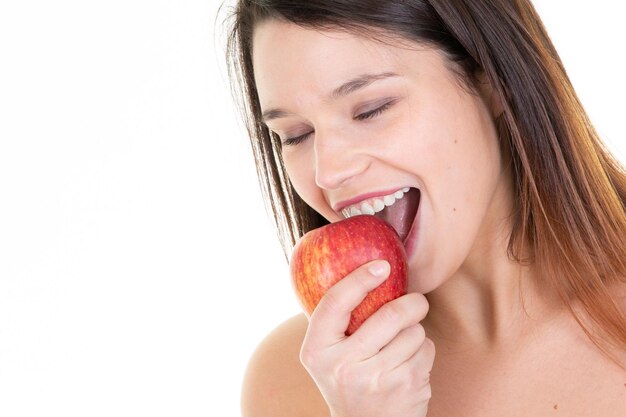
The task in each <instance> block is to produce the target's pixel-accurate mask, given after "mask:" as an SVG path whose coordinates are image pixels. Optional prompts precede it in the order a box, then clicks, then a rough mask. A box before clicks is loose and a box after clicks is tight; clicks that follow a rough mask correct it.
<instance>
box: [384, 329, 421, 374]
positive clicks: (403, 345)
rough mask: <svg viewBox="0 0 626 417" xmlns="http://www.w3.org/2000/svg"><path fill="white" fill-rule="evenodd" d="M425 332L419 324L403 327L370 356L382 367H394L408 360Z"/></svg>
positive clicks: (419, 345) (418, 346)
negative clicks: (375, 353)
mask: <svg viewBox="0 0 626 417" xmlns="http://www.w3.org/2000/svg"><path fill="white" fill-rule="evenodd" d="M425 337H426V334H425V332H424V327H423V326H422V325H421V324H416V325H413V326H409V327H407V328H406V329H403V330H402V331H401V332H400V333H399V334H398V336H397V337H396V338H395V339H393V340H392V341H391V342H389V344H387V346H385V347H384V348H382V349H381V351H380V352H379V353H378V354H377V355H374V356H373V357H372V359H373V360H374V361H376V362H377V363H378V364H379V367H380V368H382V369H394V368H396V367H397V366H398V365H400V364H401V363H403V362H406V361H407V360H409V359H410V358H411V357H413V355H414V354H415V353H416V352H417V351H418V350H419V349H420V347H421V346H422V344H423V343H424V339H425Z"/></svg>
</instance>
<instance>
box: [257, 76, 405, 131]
mask: <svg viewBox="0 0 626 417" xmlns="http://www.w3.org/2000/svg"><path fill="white" fill-rule="evenodd" d="M390 77H399V75H398V74H396V73H395V72H382V73H380V74H364V75H360V76H358V77H356V78H353V79H351V80H350V81H347V82H345V83H343V84H342V85H340V86H339V87H337V88H335V89H334V90H333V91H332V93H330V95H329V96H328V98H329V99H331V100H336V99H338V98H340V97H345V96H347V95H348V94H351V93H353V92H355V91H357V90H360V89H362V88H365V87H367V86H368V85H370V84H372V83H373V82H375V81H379V80H383V79H386V78H390ZM291 114H292V113H290V112H288V111H286V110H283V109H280V108H274V109H268V110H266V111H264V112H263V115H262V118H263V122H264V123H267V122H269V121H270V120H274V119H280V118H281V117H287V116H289V115H291Z"/></svg>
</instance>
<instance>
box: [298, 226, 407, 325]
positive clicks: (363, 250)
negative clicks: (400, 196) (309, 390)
mask: <svg viewBox="0 0 626 417" xmlns="http://www.w3.org/2000/svg"><path fill="white" fill-rule="evenodd" d="M376 259H385V260H387V261H388V262H389V264H390V265H391V271H390V274H389V277H388V278H387V279H386V280H385V281H384V282H383V283H382V284H381V285H380V286H378V287H377V288H376V289H374V290H373V291H371V292H370V293H369V294H368V295H367V296H366V297H365V299H364V300H363V301H362V302H361V304H359V305H358V306H357V307H356V308H355V309H354V310H353V311H352V314H351V316H350V324H349V325H348V328H347V330H346V335H348V336H349V335H351V334H352V333H354V332H355V331H356V329H358V328H359V326H361V324H362V323H363V322H364V321H365V320H366V319H367V318H368V317H369V316H371V315H372V314H373V313H374V312H376V310H378V309H379V308H380V307H381V306H382V305H383V304H385V303H387V302H389V301H391V300H393V299H396V298H398V297H400V296H401V295H404V294H406V292H407V286H408V278H407V276H408V266H407V258H406V252H405V249H404V245H403V244H402V241H401V240H400V237H399V236H398V234H397V233H396V231H395V229H394V228H393V227H392V226H391V225H390V224H389V223H387V222H386V221H384V220H381V219H379V218H378V217H375V216H372V215H358V216H354V217H350V218H347V219H345V220H341V221H339V222H335V223H331V224H328V225H325V226H322V227H320V228H317V229H314V230H311V231H310V232H308V233H306V234H305V235H304V236H302V237H301V238H300V239H299V240H298V242H297V243H296V246H295V247H294V250H293V252H292V254H291V261H290V264H289V269H290V273H291V280H292V284H293V287H294V290H295V292H296V295H297V297H298V300H299V301H300V304H301V306H302V308H303V309H304V311H305V313H306V314H307V315H308V316H309V317H310V316H311V314H312V313H313V310H315V307H317V305H318V304H319V302H320V300H321V299H322V297H323V296H324V294H325V293H326V291H328V289H329V288H330V287H332V286H333V285H334V284H336V283H337V282H338V281H339V280H341V279H342V278H344V277H345V276H346V275H348V274H349V273H350V272H352V271H354V270H355V269H356V268H358V267H359V266H361V265H363V264H365V263H367V262H369V261H373V260H376Z"/></svg>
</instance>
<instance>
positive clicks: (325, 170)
mask: <svg viewBox="0 0 626 417" xmlns="http://www.w3.org/2000/svg"><path fill="white" fill-rule="evenodd" d="M253 44H254V51H253V52H254V53H253V61H254V68H255V80H256V84H257V88H258V93H259V99H260V102H261V107H262V109H263V110H264V111H265V110H267V109H270V108H281V109H284V110H286V111H287V112H288V115H287V116H286V117H281V118H277V119H273V120H271V121H268V122H267V126H268V128H269V129H271V130H272V131H273V132H275V133H276V134H277V135H278V136H279V137H280V138H281V140H285V139H286V138H291V137H295V136H300V135H302V134H306V133H311V135H309V136H308V137H307V138H306V139H304V140H303V141H302V142H300V143H299V144H294V145H286V144H285V145H283V158H284V163H285V166H286V168H287V171H288V173H289V178H290V180H291V182H292V184H293V186H294V188H295V189H296V191H297V192H298V194H299V195H300V196H301V197H302V198H303V199H304V201H306V202H307V203H308V204H309V205H310V206H311V207H312V208H313V209H315V210H316V211H317V212H319V213H321V214H322V215H323V216H324V217H325V218H326V219H328V220H329V221H331V222H335V221H339V220H341V219H343V216H342V215H341V214H340V213H338V212H336V211H335V210H334V209H333V207H334V206H335V205H336V204H337V203H338V202H340V201H343V200H346V199H349V198H352V197H354V196H357V195H360V194H363V193H368V192H372V191H382V190H390V189H399V188H402V187H405V186H410V187H416V188H419V189H420V191H421V201H420V209H419V213H418V221H419V230H418V233H417V241H416V246H415V249H414V250H412V251H410V253H409V294H408V295H407V296H405V297H401V298H400V299H398V300H396V301H397V302H396V303H395V304H393V305H392V303H394V302H392V303H389V304H388V305H392V307H390V308H389V309H388V310H389V311H386V312H383V313H381V314H380V315H378V316H377V315H376V314H375V315H374V316H372V319H370V320H368V321H367V322H366V324H364V326H363V328H364V329H363V331H362V334H361V335H360V336H359V337H360V338H361V342H362V343H360V344H355V343H350V342H351V341H350V340H349V339H350V338H346V339H342V338H341V333H342V330H341V326H342V325H343V324H344V322H345V324H346V326H347V321H346V320H347V318H348V317H349V312H350V311H351V309H352V308H353V307H354V306H356V305H357V304H358V302H359V300H360V298H359V297H362V296H364V295H365V294H366V290H364V288H370V287H371V288H374V287H375V280H374V279H373V278H372V276H371V274H368V272H367V270H366V267H363V268H361V269H360V270H357V271H355V272H354V273H353V274H351V275H349V276H348V277H346V279H344V280H342V281H341V282H343V281H345V282H346V283H345V284H344V288H337V289H335V288H333V289H334V290H336V292H335V293H334V294H333V300H334V301H333V303H334V304H333V305H330V301H328V300H326V301H324V300H322V303H320V306H321V307H318V310H320V312H319V313H318V315H317V316H316V313H317V310H316V313H314V314H313V316H312V317H311V318H310V321H309V323H306V319H304V318H303V317H302V316H300V317H298V318H294V319H292V320H290V321H289V322H288V323H286V324H285V325H284V326H281V328H279V329H277V331H276V332H275V333H273V335H271V336H270V337H269V338H268V339H267V340H266V342H265V345H262V347H260V349H259V351H258V353H257V354H255V357H254V358H253V360H252V361H251V365H250V369H249V371H248V377H247V382H246V384H245V385H244V409H245V404H246V401H248V400H246V398H248V397H247V396H246V395H247V394H245V393H246V392H251V391H252V390H253V388H252V387H253V386H254V385H255V383H259V384H261V383H265V384H268V381H267V380H262V379H258V378H261V377H260V376H259V375H258V374H260V373H263V374H265V375H270V377H271V375H274V374H273V372H274V371H272V369H274V368H272V366H271V363H272V360H271V358H272V353H271V352H277V350H276V349H273V348H271V347H270V346H278V345H280V346H291V347H290V348H285V349H286V350H285V352H287V351H288V352H291V356H289V354H285V355H279V356H280V357H281V359H279V358H278V357H276V361H278V360H281V361H282V360H285V358H288V357H291V358H292V359H291V360H292V361H293V362H294V363H295V362H296V360H295V354H294V352H293V351H292V350H289V349H293V347H292V346H294V345H295V346H302V348H301V351H300V353H299V355H298V360H299V361H302V363H303V366H304V368H305V369H306V371H304V370H303V369H302V367H298V368H297V370H296V371H294V372H293V373H292V374H290V375H289V376H285V375H283V376H282V377H281V378H276V379H275V380H274V382H276V381H283V382H282V384H284V385H282V386H281V387H282V388H281V389H287V391H283V392H290V391H289V388H293V387H294V386H297V387H300V388H301V389H299V390H294V392H293V395H290V396H289V398H290V400H289V401H287V400H284V401H283V402H282V403H283V404H286V403H287V402H289V403H291V402H294V404H293V407H292V408H291V409H290V411H289V413H292V414H290V415H307V414H306V413H305V412H304V411H303V410H306V409H309V410H310V408H307V404H309V407H310V405H311V404H316V407H317V408H316V410H317V412H318V413H317V414H311V415H328V413H329V412H331V411H332V412H333V415H334V416H348V415H350V414H349V413H350V411H347V410H354V407H357V406H358V405H359V403H360V402H363V401H360V402H359V401H358V400H356V399H354V400H353V402H352V403H351V402H350V399H349V397H350V395H351V394H352V393H350V392H347V391H346V392H343V394H341V395H340V394H337V391H341V389H340V388H339V386H340V385H338V383H337V381H336V380H333V381H330V377H329V376H328V375H336V372H335V371H336V369H338V368H339V366H338V365H337V364H338V363H341V367H342V368H343V369H356V368H350V366H354V364H355V363H357V362H358V361H361V362H360V363H368V366H370V368H368V372H367V373H365V374H366V375H372V374H373V373H376V372H378V373H377V375H383V376H384V375H389V374H390V371H389V369H387V368H384V366H383V365H381V360H380V356H381V355H382V353H380V352H384V349H383V348H386V347H391V348H388V349H387V351H389V352H396V353H398V354H400V355H405V356H406V357H413V358H415V357H421V359H420V360H415V362H411V361H410V360H409V359H407V358H406V357H404V358H403V359H402V360H401V361H400V362H402V361H404V360H406V362H402V366H401V367H399V368H398V369H402V370H403V371H402V372H403V374H402V375H401V377H402V378H403V380H405V381H406V380H410V378H411V376H414V377H415V378H418V377H419V378H426V380H428V374H430V380H429V381H428V382H429V389H432V392H434V393H435V395H434V396H433V398H432V400H431V401H430V404H429V406H428V415H429V416H433V415H467V416H471V415H481V416H487V415H518V414H515V412H519V413H520V414H519V415H536V416H541V415H544V414H545V415H548V414H550V415H553V413H554V412H555V410H558V403H559V401H560V402H561V410H568V412H569V413H568V414H567V415H571V416H575V415H590V414H589V411H591V410H592V411H593V413H598V412H599V410H603V412H602V413H601V415H604V416H617V415H622V414H621V411H620V410H622V411H623V410H624V409H626V395H624V394H625V393H626V389H624V388H625V386H622V384H623V383H626V378H624V372H623V370H620V369H619V368H616V366H615V365H611V364H610V363H608V362H607V360H606V359H602V357H601V355H600V354H599V352H598V351H597V350H595V349H594V348H593V346H590V343H589V342H588V341H587V340H586V339H585V337H584V335H583V334H582V331H581V330H580V328H579V327H577V325H576V324H575V323H573V321H572V319H571V318H570V316H569V315H568V314H566V313H565V312H564V311H563V308H562V307H561V305H560V304H559V302H558V301H557V300H556V299H555V298H554V297H550V295H549V292H547V291H543V290H542V289H541V287H540V285H539V282H540V281H539V280H540V278H541V277H540V276H539V275H538V273H537V271H536V270H534V269H533V267H528V266H526V267H522V266H520V265H517V264H515V263H513V262H511V261H510V260H509V259H508V257H507V254H506V248H507V243H508V231H509V230H510V222H509V216H510V214H511V212H512V210H513V207H514V200H513V191H512V175H511V170H510V164H509V158H508V155H506V154H501V152H500V148H499V145H498V138H497V134H496V129H495V124H494V119H495V118H496V117H497V116H498V115H499V114H500V113H501V111H502V110H501V104H500V101H499V98H498V97H497V95H496V94H494V93H493V91H492V89H491V88H490V86H489V84H488V83H487V82H486V81H485V80H484V79H483V78H482V77H480V76H479V84H478V85H477V90H476V93H475V94H472V93H471V92H470V91H469V90H468V88H467V87H464V85H463V83H462V82H461V81H460V80H459V78H458V76H457V75H456V74H455V73H454V72H453V71H452V70H451V67H450V64H449V63H448V62H446V60H445V57H444V56H443V55H442V54H441V53H440V52H438V51H436V50H433V49H430V48H427V47H426V46H425V45H418V44H414V43H409V42H407V41H404V42H401V41H399V40H398V41H397V42H396V43H394V46H390V45H385V44H381V43H378V42H375V41H373V40H369V39H365V38H361V37H358V36H357V35H354V34H347V33H343V32H334V31H333V32H330V31H324V32H321V31H313V30H307V29H303V28H300V27H297V26H295V25H292V24H289V23H284V22H278V21H268V22H264V23H262V24H261V25H259V26H258V27H257V28H256V29H255V33H254V39H253ZM329 63H332V65H329ZM381 72H393V73H396V74H398V75H399V76H398V77H391V78H387V79H384V80H379V81H376V82H374V83H372V84H370V85H368V86H367V87H365V88H363V89H360V90H358V91H356V92H353V93H352V94H349V95H347V96H345V97H341V98H338V99H329V98H328V95H329V93H330V91H332V90H333V89H335V88H336V87H337V86H339V85H341V84H342V83H343V82H345V81H347V80H350V79H352V78H354V77H355V76H358V75H362V74H365V73H381ZM386 103H391V104H390V106H388V108H387V109H386V110H385V111H383V112H382V113H380V114H379V115H377V116H375V117H373V118H371V119H369V120H365V121H360V120H356V119H355V117H356V116H358V115H359V114H363V113H364V112H368V111H372V110H375V109H377V108H379V107H381V105H384V104H386ZM347 278H350V279H347ZM338 285H339V284H338ZM331 291H332V290H331ZM422 294H425V297H424V296H423V295H422ZM381 310H382V309H381ZM377 314H378V313H377ZM390 317H392V318H393V320H390ZM370 321H371V324H370V325H369V326H368V325H367V324H368V322H370ZM344 329H345V327H344ZM359 330H361V329H359ZM420 332H421V334H419V333H420ZM357 333H358V332H357ZM355 335H357V334H356V333H355ZM364 340H365V341H366V342H365V343H363V341H364ZM339 342H340V343H339ZM333 344H337V346H340V347H341V349H343V350H341V352H342V353H341V354H335V356H332V355H331V354H330V353H328V352H330V348H329V346H331V345H333ZM431 345H434V346H432V347H430V346H431ZM263 346H265V347H263ZM364 346H365V347H364ZM546 346H549V347H550V349H549V350H547V351H546V349H545V347H546ZM434 347H436V352H437V353H436V360H435V362H434V365H433V364H432V357H431V356H435V349H434ZM266 349H267V351H266ZM337 349H338V348H337ZM359 349H361V351H360V352H359V353H360V354H361V356H362V357H358V358H356V359H355V355H356V356H358V355H357V354H355V353H354V352H357V351H359ZM367 349H370V350H371V352H368V353H365V351H367ZM381 349H383V350H381ZM379 350H380V352H379V353H376V352H378V351H379ZM263 352H265V353H263ZM268 352H269V353H268ZM281 352H283V351H281ZM399 352H402V353H399ZM547 352H549V353H547ZM559 353H561V355H559ZM351 354H353V357H352V362H350V359H348V357H349V355H351ZM411 355H414V356H411ZM564 358H567V359H564ZM572 358H575V359H577V360H580V361H584V363H586V364H588V368H587V370H586V371H585V372H582V371H581V370H580V368H576V369H573V368H572V366H571V360H572ZM259 363H265V366H262V365H260V364H259ZM568 364H569V365H568ZM396 365H398V364H396ZM398 366H399V365H398ZM431 367H432V369H431ZM294 369H296V368H294ZM589 369H591V370H592V371H591V373H592V374H593V373H594V372H597V374H593V375H591V376H590V375H589V372H588V371H589ZM548 370H550V373H549V374H548V375H549V377H548V378H547V379H545V378H544V379H545V380H543V382H542V383H536V384H535V385H534V387H533V386H529V384H528V381H529V380H537V375H545V374H546V371H548ZM307 373H308V375H307ZM355 375H356V376H357V377H360V374H358V373H356V371H355V373H354V374H352V376H353V377H354V376H355ZM594 375H595V376H594ZM398 378H400V377H398ZM255 381H256V382H255ZM289 381H291V382H289ZM312 381H314V383H312ZM574 381H575V382H574ZM586 384H589V385H590V386H592V387H593V389H585V386H586ZM270 385H271V383H270ZM271 386H273V385H271ZM348 386H349V384H348ZM246 387H247V388H246ZM390 387H391V385H389V387H387V388H388V391H386V392H385V393H384V395H383V396H381V398H382V400H380V401H377V403H380V402H381V401H384V399H385V398H389V396H391V395H395V394H396V393H397V391H398V389H395V390H394V389H392V388H390ZM577 390H581V392H578V391H577ZM572 392H575V393H576V394H575V395H573V394H572ZM582 392H584V395H583V394H582ZM607 393H609V394H614V395H609V396H608V397H607V395H606V394H607ZM354 394H355V398H368V397H367V396H365V397H364V396H363V395H365V394H364V393H363V392H361V393H360V396H358V395H356V393H354ZM422 394H424V390H423V388H420V387H417V386H416V388H415V390H414V391H413V392H407V393H406V396H405V397H398V398H395V397H394V404H396V406H397V404H403V403H405V402H409V400H408V399H411V398H414V397H415V396H419V395H422ZM620 394H621V395H620ZM367 395H368V396H372V395H374V394H373V393H368V394H367ZM252 397H254V396H253V395H252V396H250V397H249V398H252ZM321 398H323V400H321ZM607 398H609V399H608V400H607ZM530 399H533V400H538V401H532V404H531V403H530ZM250 401H252V402H254V401H255V400H252V399H251V400H250ZM259 401H261V400H259ZM424 401H425V402H421V403H420V402H417V403H416V404H415V406H414V408H413V409H411V412H413V410H416V411H415V412H414V413H412V414H409V411H405V412H404V413H405V414H402V413H398V415H415V416H417V415H426V414H425V413H426V409H425V408H424V407H425V406H424V404H428V398H426V399H425V400H424ZM564 401H565V404H564V403H563V402H564ZM299 403H302V404H303V408H302V409H301V410H300V409H298V406H297V404H299ZM276 404H281V401H277V402H275V404H274V406H276ZM589 404H593V408H589V407H590V405H589ZM554 405H556V406H557V408H556V409H555V408H554ZM370 406H372V405H370ZM534 406H537V408H536V409H534V408H532V407H534ZM326 407H330V408H326ZM372 407H373V406H372ZM296 409H298V410H300V411H299V413H300V414H298V413H296V412H295V411H294V410H296ZM257 410H260V409H259V408H257ZM387 410H388V409H387ZM512 410H513V411H512ZM531 410H533V411H532V413H531V414H526V413H528V412H530V411H531ZM580 410H582V411H580ZM257 412H258V411H257ZM366 412H367V410H366V409H365V408H364V410H363V411H361V413H356V414H352V415H366V414H365V413H366ZM578 412H580V414H577V413H578ZM272 413H274V414H273V415H280V414H278V411H277V409H276V408H274V409H272ZM289 413H286V414H285V415H289ZM584 413H587V414H584ZM255 415H256V414H255ZM268 415H270V414H268ZM372 415H376V414H375V413H373V414H372ZM598 415H600V414H598Z"/></svg>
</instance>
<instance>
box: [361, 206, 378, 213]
mask: <svg viewBox="0 0 626 417" xmlns="http://www.w3.org/2000/svg"><path fill="white" fill-rule="evenodd" d="M361 213H363V214H374V213H375V211H374V208H373V207H372V206H370V205H369V204H367V203H364V204H363V205H362V206H361Z"/></svg>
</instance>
